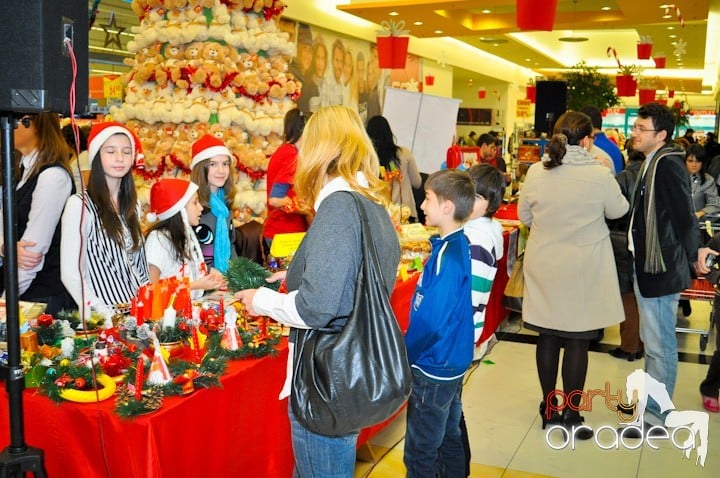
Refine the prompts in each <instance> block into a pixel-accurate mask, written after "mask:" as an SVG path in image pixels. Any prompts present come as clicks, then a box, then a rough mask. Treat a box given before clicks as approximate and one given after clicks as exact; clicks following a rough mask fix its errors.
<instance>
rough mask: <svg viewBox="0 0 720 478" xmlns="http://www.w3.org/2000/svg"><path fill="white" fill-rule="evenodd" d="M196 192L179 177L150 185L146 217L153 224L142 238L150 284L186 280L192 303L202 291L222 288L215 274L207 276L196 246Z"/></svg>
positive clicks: (198, 211)
mask: <svg viewBox="0 0 720 478" xmlns="http://www.w3.org/2000/svg"><path fill="white" fill-rule="evenodd" d="M197 190H198V186H197V184H195V183H192V182H190V181H187V180H185V179H179V178H163V179H161V180H160V181H158V182H156V183H155V184H153V187H152V189H151V190H150V213H149V214H148V215H147V218H148V221H149V222H152V223H154V224H153V225H152V226H151V228H150V230H149V231H148V233H147V235H146V237H145V256H146V257H147V262H148V266H149V270H150V282H153V283H155V282H157V281H158V280H160V279H164V278H167V277H174V276H179V277H187V278H189V279H190V291H191V293H190V296H191V298H192V299H193V300H197V299H199V298H200V297H202V295H203V293H204V292H205V291H206V290H212V289H219V288H221V287H223V286H225V285H226V283H225V280H224V278H223V277H222V275H221V274H220V273H219V272H218V271H213V272H211V273H210V274H208V273H207V267H206V266H205V260H204V259H203V255H202V252H201V250H200V244H199V243H198V240H197V237H196V236H195V233H194V232H193V230H192V228H193V227H195V226H197V225H199V224H200V216H201V214H202V210H203V207H202V205H201V204H200V201H199V200H198V195H197ZM156 221H159V222H156Z"/></svg>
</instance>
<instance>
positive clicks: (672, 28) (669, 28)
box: [667, 27, 675, 30]
mask: <svg viewBox="0 0 720 478" xmlns="http://www.w3.org/2000/svg"><path fill="white" fill-rule="evenodd" d="M667 29H668V30H675V27H667Z"/></svg>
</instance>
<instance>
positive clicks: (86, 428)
mask: <svg viewBox="0 0 720 478" xmlns="http://www.w3.org/2000/svg"><path fill="white" fill-rule="evenodd" d="M287 353H288V348H287V341H286V340H285V339H284V340H283V342H282V343H281V345H280V346H279V353H278V355H277V356H276V357H264V358H261V359H249V360H237V361H232V362H230V365H229V369H228V373H227V374H226V375H224V376H223V377H221V383H222V388H211V389H207V390H199V391H196V392H195V393H193V394H192V395H190V396H187V397H167V398H166V399H165V401H164V403H163V406H162V408H161V409H160V410H158V411H157V412H154V413H151V414H148V415H145V416H140V417H137V418H134V419H132V420H125V419H122V418H120V417H119V416H118V415H117V414H115V412H114V411H113V409H114V403H113V400H112V399H110V400H106V401H104V402H100V403H98V404H76V403H71V402H63V403H61V404H60V405H55V404H54V403H53V402H51V401H50V400H49V399H48V398H47V397H44V396H41V395H38V394H36V392H35V390H33V389H30V390H25V392H24V409H25V439H26V442H27V443H28V444H29V445H31V446H35V447H38V448H41V449H43V450H44V451H45V467H46V470H47V472H48V476H50V477H52V478H63V477H68V478H70V477H73V478H75V477H83V478H106V477H112V478H138V477H147V478H160V477H164V478H168V477H173V478H181V477H201V476H208V477H225V476H257V477H279V478H280V477H283V478H284V477H290V476H291V475H292V467H293V458H292V456H293V455H292V444H291V441H290V424H289V421H288V416H287V406H288V401H287V400H278V394H279V392H280V389H281V388H282V384H283V382H284V379H285V363H286V360H287ZM2 388H4V386H1V387H0V389H2ZM3 395H4V393H3ZM8 431H9V426H8V405H7V400H6V399H5V398H3V399H0V443H2V444H3V445H5V444H8V443H9V442H10V438H9V435H8Z"/></svg>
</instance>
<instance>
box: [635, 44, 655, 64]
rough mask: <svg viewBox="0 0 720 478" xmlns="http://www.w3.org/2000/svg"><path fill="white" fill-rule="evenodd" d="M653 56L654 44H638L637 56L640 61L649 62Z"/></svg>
mask: <svg viewBox="0 0 720 478" xmlns="http://www.w3.org/2000/svg"><path fill="white" fill-rule="evenodd" d="M651 54H652V43H638V44H637V56H638V60H649V59H650V55H651Z"/></svg>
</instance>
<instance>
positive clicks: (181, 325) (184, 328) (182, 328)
mask: <svg viewBox="0 0 720 478" xmlns="http://www.w3.org/2000/svg"><path fill="white" fill-rule="evenodd" d="M177 328H178V329H179V330H180V331H182V332H189V331H190V326H189V325H188V324H187V323H186V322H180V323H178V326H177Z"/></svg>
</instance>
